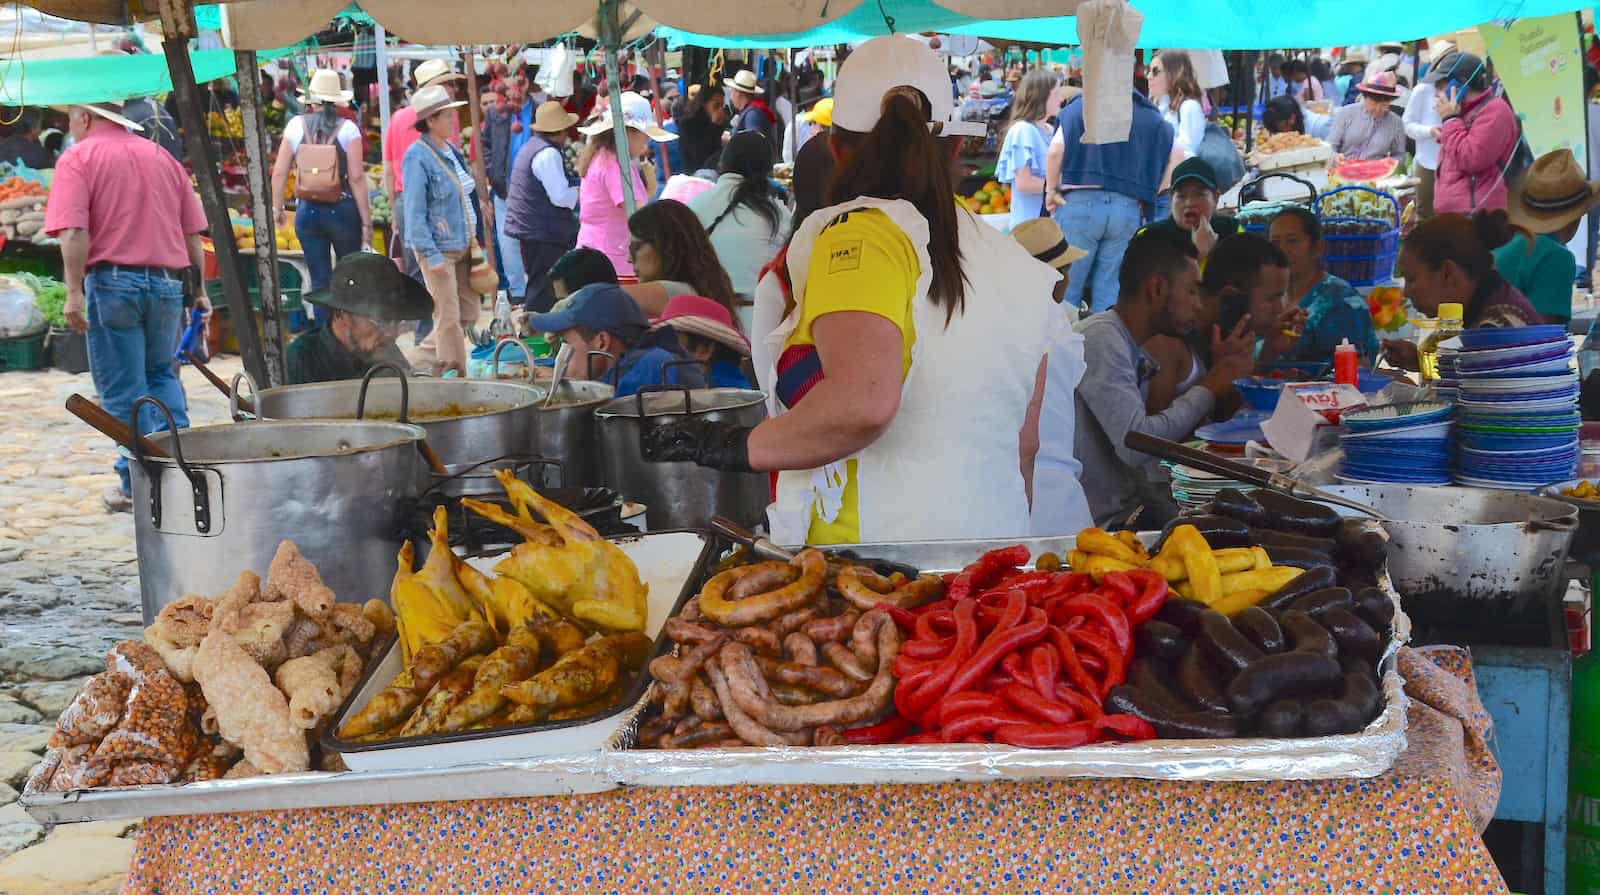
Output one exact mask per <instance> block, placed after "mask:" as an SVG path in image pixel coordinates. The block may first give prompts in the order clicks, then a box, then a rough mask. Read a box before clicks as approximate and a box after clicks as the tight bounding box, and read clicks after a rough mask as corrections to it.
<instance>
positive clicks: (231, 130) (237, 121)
mask: <svg viewBox="0 0 1600 895" xmlns="http://www.w3.org/2000/svg"><path fill="white" fill-rule="evenodd" d="M206 131H207V133H209V134H210V135H211V136H213V137H222V138H233V139H243V138H244V115H243V114H242V113H241V112H240V111H239V109H238V107H237V106H233V107H229V108H227V109H224V110H223V111H221V112H215V111H213V112H208V113H206Z"/></svg>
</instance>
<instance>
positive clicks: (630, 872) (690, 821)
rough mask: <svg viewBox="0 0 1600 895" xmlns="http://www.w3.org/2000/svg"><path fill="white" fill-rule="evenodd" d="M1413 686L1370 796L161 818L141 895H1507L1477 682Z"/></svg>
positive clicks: (981, 797)
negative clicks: (1391, 754) (1482, 834)
mask: <svg viewBox="0 0 1600 895" xmlns="http://www.w3.org/2000/svg"><path fill="white" fill-rule="evenodd" d="M1408 652H1409V651H1408ZM1402 668H1407V669H1408V670H1407V674H1406V677H1407V681H1408V685H1407V690H1408V693H1410V694H1411V696H1412V699H1413V708H1412V712H1411V718H1410V722H1411V725H1412V731H1411V734H1410V737H1409V739H1410V746H1409V748H1408V750H1407V752H1406V753H1405V754H1403V755H1402V757H1401V760H1400V762H1398V763H1397V764H1396V766H1395V768H1394V769H1392V770H1391V771H1389V772H1388V773H1386V774H1384V775H1382V776H1380V777H1377V778H1374V779H1370V780H1323V781H1287V782H1274V783H1176V782H1161V781H1148V780H1089V779H1082V780H1061V781H1038V782H1029V783H989V784H949V785H938V786H836V787H829V786H771V787H723V788H710V787H706V788H699V787H685V788H661V789H658V788H638V789H623V790H618V791H615V792H610V793H604V794H599V795H584V796H570V797H563V798H541V799H498V800H483V801H473V802H448V803H432V804H408V805H388V806H368V807H360V808H348V809H325V810H306V811H284V812H260V813H251V814H224V815H209V816H197V817H170V818H155V819H152V820H151V821H150V822H149V823H148V825H147V826H146V827H145V828H144V830H143V832H142V834H141V835H140V838H139V844H138V850H137V852H136V853H135V855H134V860H133V866H132V868H131V873H130V876H129V880H128V883H127V886H126V888H125V889H124V892H131V893H152V895H153V893H160V895H179V893H202V892H206V893H209V892H263V893H266V892H271V893H309V892H407V893H412V892H427V893H447V892H449V893H453V892H462V893H467V892H472V893H479V892H618V893H622V892H647V891H648V892H751V891H776V892H792V891H797V890H802V889H804V890H811V891H823V892H830V893H841V892H863V893H865V892H941V893H942V892H950V893H965V892H983V891H1005V892H1087V891H1109V892H1145V891H1151V892H1205V893H1217V892H1228V893H1231V892H1247V893H1255V892H1269V891H1270V892H1297V893H1300V892H1361V893H1377V892H1395V893H1401V892H1403V893H1407V895H1413V893H1423V892H1441V893H1445V892H1448V893H1461V892H1473V893H1480V892H1504V891H1505V884H1504V882H1503V881H1502V880H1501V878H1500V875H1499V873H1498V872H1497V871H1496V870H1495V867H1494V864H1493V862H1492V861H1491V860H1490V858H1489V854H1488V852H1487V851H1486V850H1485V849H1484V847H1483V843H1482V841H1481V840H1480V839H1479V838H1478V834H1479V831H1480V829H1481V826H1482V823H1483V822H1486V821H1487V814H1486V813H1485V811H1486V810H1487V811H1488V812H1490V813H1492V810H1493V805H1494V799H1495V798H1496V797H1497V795H1498V791H1499V772H1498V769H1497V768H1495V767H1494V765H1493V760H1492V758H1489V759H1488V762H1487V763H1485V761H1484V758H1485V756H1486V755H1487V749H1485V748H1483V747H1482V742H1483V737H1484V735H1486V734H1487V727H1486V726H1485V725H1486V723H1487V717H1486V716H1481V711H1482V707H1481V706H1476V707H1474V706H1475V703H1476V696H1475V691H1474V690H1473V689H1472V684H1471V666H1470V662H1469V661H1467V660H1465V658H1464V654H1462V653H1459V652H1452V651H1432V652H1429V653H1426V654H1422V653H1410V654H1409V655H1407V656H1406V658H1405V660H1404V661H1403V663H1402ZM1441 669H1443V670H1444V671H1445V672H1447V673H1440V671H1441ZM1463 702H1464V703H1465V704H1463Z"/></svg>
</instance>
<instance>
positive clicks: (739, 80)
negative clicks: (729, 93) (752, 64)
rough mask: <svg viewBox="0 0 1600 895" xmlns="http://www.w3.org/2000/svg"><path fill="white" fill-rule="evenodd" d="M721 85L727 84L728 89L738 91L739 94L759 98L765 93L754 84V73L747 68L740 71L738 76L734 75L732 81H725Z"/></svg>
mask: <svg viewBox="0 0 1600 895" xmlns="http://www.w3.org/2000/svg"><path fill="white" fill-rule="evenodd" d="M723 83H725V84H727V85H728V86H729V87H732V88H733V89H734V90H737V91H739V92H740V93H748V94H750V95H751V96H760V95H761V94H763V93H765V92H766V91H764V90H762V89H761V88H760V87H759V86H758V85H757V84H756V73H755V72H753V71H751V70H750V69H748V68H747V69H744V70H743V71H740V72H739V73H738V74H736V75H734V76H733V78H732V79H730V80H726V81H724V82H723Z"/></svg>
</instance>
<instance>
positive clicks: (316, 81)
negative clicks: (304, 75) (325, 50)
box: [305, 68, 356, 106]
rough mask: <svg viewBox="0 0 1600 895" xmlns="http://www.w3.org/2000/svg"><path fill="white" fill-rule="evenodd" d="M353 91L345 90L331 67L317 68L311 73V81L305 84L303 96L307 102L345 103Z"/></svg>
mask: <svg viewBox="0 0 1600 895" xmlns="http://www.w3.org/2000/svg"><path fill="white" fill-rule="evenodd" d="M355 95H356V94H355V91H353V90H345V89H344V82H343V81H342V80H340V79H339V73H338V72H336V71H334V70H333V69H331V68H319V69H317V70H316V71H315V72H312V74H311V83H310V84H307V85H306V90H305V97H306V102H308V103H334V104H335V105H340V106H342V105H345V104H346V103H349V102H350V99H351V97H354V96H355Z"/></svg>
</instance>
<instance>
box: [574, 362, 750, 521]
mask: <svg viewBox="0 0 1600 895" xmlns="http://www.w3.org/2000/svg"><path fill="white" fill-rule="evenodd" d="M765 415H766V395H764V394H763V393H761V392H758V391H750V390H747V389H737V388H708V389H688V388H678V387H672V386H665V387H655V386H652V387H651V388H650V389H649V390H647V391H642V392H639V393H638V394H636V395H632V396H629V397H626V398H617V399H615V400H613V401H611V402H609V403H607V404H605V405H604V406H602V407H601V408H600V409H599V410H597V411H595V414H594V417H595V422H596V425H597V427H598V431H599V437H600V455H601V458H602V461H603V463H604V470H605V474H604V479H605V481H604V485H605V486H606V487H607V488H612V489H614V490H616V491H618V492H621V493H622V494H623V495H624V496H625V497H627V498H628V499H629V500H636V501H639V502H641V503H643V504H644V505H645V507H646V511H645V522H646V524H647V525H648V527H649V528H650V529H651V530H659V529H665V528H705V527H707V526H708V525H709V524H710V521H711V517H712V516H726V517H727V518H729V519H732V520H733V521H735V522H737V523H739V524H740V525H743V526H746V527H754V526H756V525H757V524H759V523H760V522H761V521H762V519H763V518H764V517H765V515H766V509H767V503H768V498H769V494H770V487H771V486H770V484H769V482H768V478H767V476H766V474H765V473H749V472H725V471H723V470H720V469H707V468H706V467H704V466H700V465H698V464H695V463H689V462H679V463H652V462H648V461H646V460H645V459H644V457H643V455H642V453H641V450H640V441H641V439H642V438H643V437H644V433H645V432H647V431H649V430H651V429H653V428H655V427H657V426H661V425H664V424H667V423H675V422H679V421H681V420H684V419H686V418H689V417H695V418H699V419H706V420H711V421H714V422H728V423H734V424H737V425H741V426H754V425H755V424H756V423H759V422H761V420H762V418H763V417H764V416H765Z"/></svg>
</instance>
